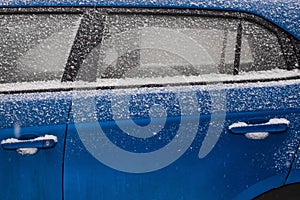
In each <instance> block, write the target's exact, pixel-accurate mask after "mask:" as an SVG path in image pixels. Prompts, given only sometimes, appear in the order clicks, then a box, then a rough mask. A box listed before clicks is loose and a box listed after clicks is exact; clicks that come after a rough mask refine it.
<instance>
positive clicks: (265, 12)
mask: <svg viewBox="0 0 300 200" xmlns="http://www.w3.org/2000/svg"><path fill="white" fill-rule="evenodd" d="M35 6H45V7H46V6H55V7H56V6H75V7H76V6H81V7H82V6H100V7H101V6H104V7H156V8H192V9H211V10H212V9H213V10H232V11H240V12H248V13H252V14H255V15H258V16H261V17H263V18H265V19H267V20H268V21H270V22H273V23H274V24H276V25H278V26H280V27H281V28H283V29H284V30H286V31H287V32H289V33H290V34H292V35H294V36H295V37H296V38H298V39H300V14H299V13H300V2H299V1H298V0H278V1H267V2H264V1H257V0H250V1H249V0H240V1H229V0H224V1H219V0H205V1H200V0H197V1H194V0H183V1H170V0H168V1H165V0H157V1H137V0H126V1H123V0H113V1H99V0H80V1H73V0H63V1H59V2H58V1H56V0H49V1H48V0H47V1H46V0H30V1H21V0H11V1H5V0H2V1H0V7H35Z"/></svg>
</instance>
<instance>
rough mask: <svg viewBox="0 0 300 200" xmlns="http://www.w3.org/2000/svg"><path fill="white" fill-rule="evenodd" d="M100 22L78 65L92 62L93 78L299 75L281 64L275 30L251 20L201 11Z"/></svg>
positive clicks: (110, 17)
mask: <svg viewBox="0 0 300 200" xmlns="http://www.w3.org/2000/svg"><path fill="white" fill-rule="evenodd" d="M104 26H105V27H104V31H103V32H104V33H103V37H102V41H101V43H100V44H99V45H97V46H96V47H95V48H94V49H93V50H92V51H91V52H90V53H89V54H88V55H87V57H86V59H85V60H84V62H83V64H82V66H81V70H85V71H86V69H89V68H91V66H93V67H94V68H97V80H98V81H101V80H102V82H103V80H106V79H126V80H128V81H129V82H130V81H132V80H137V81H141V79H143V80H149V79H150V80H152V81H153V82H154V83H157V81H161V80H162V79H164V80H166V79H167V78H172V77H173V78H174V77H177V80H180V79H182V78H184V79H190V78H191V80H192V81H214V80H217V81H223V80H224V81H227V80H233V81H234V80H238V79H242V80H243V79H247V80H249V79H250V80H252V79H264V78H267V79H270V78H280V77H286V76H295V75H296V74H298V75H299V72H298V70H294V71H288V70H287V69H288V66H287V63H286V61H285V57H284V54H283V52H282V48H281V45H280V44H279V41H278V37H277V35H276V34H275V33H273V32H272V31H270V30H268V29H266V28H265V27H262V26H260V25H258V24H255V23H252V22H248V21H244V20H240V19H233V18H228V19H226V18H220V17H207V16H205V17H201V16H179V15H178V16H171V15H154V14H147V15H143V14H110V15H107V17H106V20H105V22H104ZM274 74H275V76H274ZM199 77H201V78H199ZM78 78H79V79H80V78H81V77H80V73H79V76H78ZM197 78H198V79H197ZM174 80H175V79H170V81H171V82H174ZM175 82H176V80H175Z"/></svg>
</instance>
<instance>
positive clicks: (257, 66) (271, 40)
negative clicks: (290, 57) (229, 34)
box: [240, 22, 287, 72]
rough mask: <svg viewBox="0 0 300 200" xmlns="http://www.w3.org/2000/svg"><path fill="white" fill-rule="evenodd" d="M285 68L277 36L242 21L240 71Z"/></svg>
mask: <svg viewBox="0 0 300 200" xmlns="http://www.w3.org/2000/svg"><path fill="white" fill-rule="evenodd" d="M286 68H287V67H286V63H285V60H284V56H283V54H282V50H281V47H280V45H279V42H278V38H277V36H276V35H275V34H274V33H273V32H270V31H268V30H266V29H264V28H263V27H261V26H259V25H256V24H253V23H250V22H243V33H242V50H241V61H240V71H241V72H248V71H267V70H272V69H286Z"/></svg>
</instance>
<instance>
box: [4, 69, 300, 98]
mask: <svg viewBox="0 0 300 200" xmlns="http://www.w3.org/2000/svg"><path fill="white" fill-rule="evenodd" d="M295 76H300V70H291V71H287V70H282V69H273V70H268V71H260V72H247V73H241V74H240V75H236V76H235V75H229V74H205V75H200V76H174V77H157V78H125V79H97V82H83V81H77V82H73V83H61V82H58V81H36V82H23V83H7V84H1V88H0V92H7V91H26V90H41V89H43V90H50V89H67V88H70V89H71V88H93V87H95V88H96V87H107V86H139V85H147V84H149V85H151V84H164V85H168V84H173V83H176V84H180V83H183V84H186V83H189V82H205V83H215V82H217V83H218V82H222V81H239V80H245V81H246V80H263V79H272V78H274V79H275V78H283V77H286V78H288V77H295ZM293 83H300V80H290V81H274V82H272V81H270V82H267V83H253V84H251V83H245V84H227V86H228V87H227V88H232V86H233V87H243V86H246V85H249V86H262V87H263V86H268V85H285V84H293ZM220 85H223V84H221V83H220Z"/></svg>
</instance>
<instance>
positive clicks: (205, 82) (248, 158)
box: [63, 9, 300, 199]
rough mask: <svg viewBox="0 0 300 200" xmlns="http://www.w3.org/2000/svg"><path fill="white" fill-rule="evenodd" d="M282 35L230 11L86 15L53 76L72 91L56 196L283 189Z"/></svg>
mask: <svg viewBox="0 0 300 200" xmlns="http://www.w3.org/2000/svg"><path fill="white" fill-rule="evenodd" d="M224 16H227V17H224ZM87 35H89V37H88V36H87ZM292 40H293V38H292V37H290V36H288V35H286V34H285V33H284V32H282V31H281V30H280V29H278V28H276V27H274V26H273V25H270V24H268V23H267V22H265V21H264V20H262V19H260V18H257V17H254V16H252V15H247V14H240V13H222V12H210V11H195V10H184V11H178V10H177V11H175V10H160V9H155V10H152V9H101V10H100V11H97V10H96V11H93V12H90V13H88V14H86V16H84V17H83V19H82V21H81V26H80V29H79V31H78V34H77V36H76V41H75V43H74V44H73V48H72V51H71V53H70V57H69V61H70V62H68V63H72V65H70V66H67V67H66V70H65V74H64V76H63V77H65V78H64V80H65V81H68V80H71V81H75V85H76V88H78V89H77V90H75V91H73V92H72V109H71V114H70V123H69V125H68V133H67V139H66V153H65V158H64V159H65V160H64V198H65V199H74V198H78V199H234V198H235V199H250V198H254V197H255V196H257V195H259V194H261V193H263V192H265V191H267V190H269V189H272V188H275V187H279V186H281V185H283V184H284V182H285V180H286V178H287V176H288V172H289V169H290V167H291V164H292V162H293V159H294V155H295V151H296V149H297V146H298V142H299V137H298V132H299V130H300V129H299V128H300V127H299V123H298V122H299V120H300V115H299V108H300V107H299V94H300V91H299V88H300V87H299V80H298V79H297V77H298V76H299V74H300V72H299V69H298V67H299V62H298V60H297V57H296V56H295V54H296V53H295V51H294V50H295V48H296V46H294V44H293V42H292ZM79 44H80V45H79ZM79 50H80V51H79ZM76 52H81V53H79V55H78V54H76Z"/></svg>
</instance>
